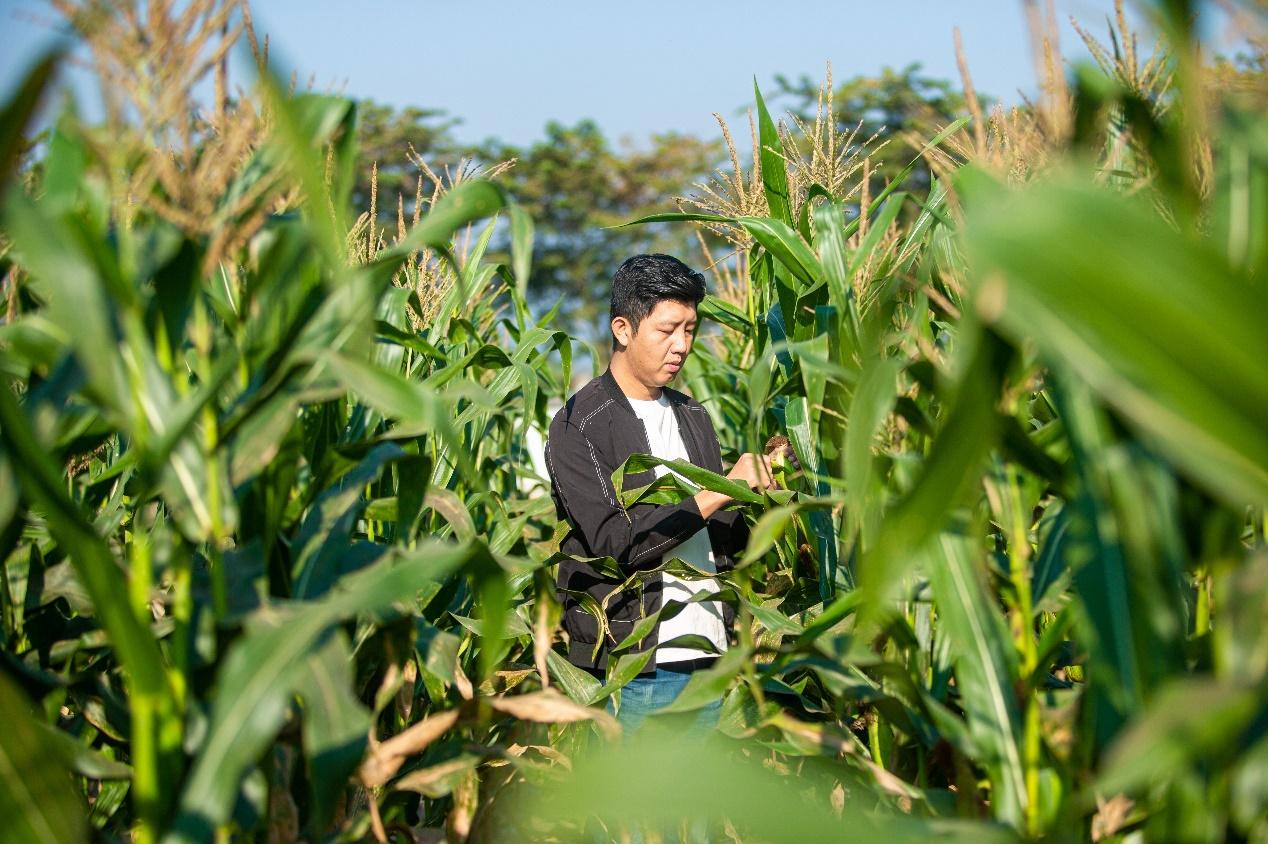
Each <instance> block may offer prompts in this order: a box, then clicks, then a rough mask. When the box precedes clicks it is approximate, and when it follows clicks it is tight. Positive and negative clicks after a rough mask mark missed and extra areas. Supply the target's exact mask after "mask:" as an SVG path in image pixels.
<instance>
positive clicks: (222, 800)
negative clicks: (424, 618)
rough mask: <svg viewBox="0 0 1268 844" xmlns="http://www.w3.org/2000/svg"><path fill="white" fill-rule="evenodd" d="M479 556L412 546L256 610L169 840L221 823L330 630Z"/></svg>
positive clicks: (227, 671)
mask: <svg viewBox="0 0 1268 844" xmlns="http://www.w3.org/2000/svg"><path fill="white" fill-rule="evenodd" d="M483 554H484V552H483V551H482V550H481V549H479V548H478V547H474V546H459V545H448V544H443V543H426V544H424V543H420V544H419V546H418V547H417V548H415V549H413V550H405V549H401V548H397V549H393V551H392V552H391V553H389V554H388V555H386V556H385V557H384V558H383V559H381V560H380V561H378V562H377V563H375V564H374V565H372V566H370V567H368V568H366V569H362V570H361V571H358V572H356V573H354V574H351V575H347V576H345V577H344V578H342V579H341V580H340V581H339V583H338V585H336V586H335V587H334V588H333V589H331V590H330V592H328V593H327V594H326V595H324V596H323V597H322V599H321V600H320V601H311V602H305V603H297V604H295V605H293V606H292V607H290V608H289V609H288V610H286V611H283V610H280V609H277V608H269V609H266V610H262V611H261V612H260V613H257V614H256V615H255V616H254V617H252V618H251V619H250V620H249V621H248V624H247V634H246V635H245V636H244V637H243V638H242V639H240V640H239V641H238V642H236V643H235V644H234V645H233V647H232V648H230V650H229V653H228V655H227V656H226V657H225V659H224V662H223V663H222V665H221V667H220V670H219V672H218V673H217V680H216V686H217V693H216V702H215V705H214V707H213V709H212V712H211V724H210V726H209V727H208V731H207V736H206V738H205V740H204V741H203V743H202V745H201V747H200V748H199V752H198V757H197V758H196V759H195V761H194V765H193V768H192V769H191V771H190V774H189V778H188V780H187V781H186V784H185V789H184V792H183V793H182V795H181V802H180V815H179V816H178V818H177V821H176V825H175V828H174V830H173V832H172V836H171V837H172V840H174V841H178V842H185V841H199V840H203V839H205V838H206V837H207V836H208V835H209V834H210V832H211V830H214V829H215V827H216V826H218V825H219V824H222V823H224V822H225V820H226V819H227V818H228V817H229V813H230V811H231V810H232V808H233V804H234V801H235V799H236V797H237V794H238V789H239V787H240V784H241V781H242V778H243V777H244V776H245V775H246V773H247V772H248V770H250V768H251V767H252V766H253V765H254V764H255V763H256V762H257V761H258V759H259V758H260V756H261V755H262V754H263V753H264V751H265V749H266V748H267V747H268V745H269V744H270V743H271V742H272V740H273V738H274V736H275V735H276V734H277V731H278V729H280V728H281V726H282V723H283V721H284V720H285V718H286V713H287V711H288V709H289V708H290V703H291V698H292V697H293V696H294V695H295V694H296V692H297V690H298V689H299V686H300V683H301V682H303V681H304V680H305V678H306V677H307V676H308V672H309V666H308V659H309V657H310V656H312V655H313V654H314V653H317V652H318V650H319V648H320V647H321V645H322V644H323V642H324V640H325V636H326V635H327V634H328V632H329V630H330V628H331V626H332V625H334V624H335V623H337V622H338V621H340V620H342V619H346V618H349V617H352V616H356V615H358V614H360V613H381V612H384V611H387V610H389V609H390V608H391V607H392V605H393V604H395V603H397V602H399V601H407V602H408V601H411V600H412V599H413V597H414V596H415V595H416V594H417V592H418V591H419V590H420V589H421V588H423V587H424V586H426V585H427V584H430V583H436V582H440V581H444V580H445V579H447V578H449V577H450V576H452V575H453V574H454V573H455V572H457V571H458V570H459V569H461V568H462V567H463V566H466V565H467V564H469V563H470V561H471V560H473V559H475V558H476V556H477V555H483Z"/></svg>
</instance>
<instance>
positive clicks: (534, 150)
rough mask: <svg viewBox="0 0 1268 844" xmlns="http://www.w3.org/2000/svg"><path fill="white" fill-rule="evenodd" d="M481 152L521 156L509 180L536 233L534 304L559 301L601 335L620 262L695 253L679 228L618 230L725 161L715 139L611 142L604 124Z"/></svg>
mask: <svg viewBox="0 0 1268 844" xmlns="http://www.w3.org/2000/svg"><path fill="white" fill-rule="evenodd" d="M481 157H482V158H484V159H486V160H490V161H497V160H505V159H508V158H512V157H514V158H517V159H518V163H517V164H516V166H515V167H514V168H512V169H511V171H510V172H509V173H507V174H506V176H505V177H504V181H505V183H506V185H507V187H508V188H509V190H510V191H511V194H512V196H514V198H515V199H516V201H517V202H519V203H521V204H522V205H524V206H525V207H526V208H527V209H528V211H529V213H531V214H532V217H533V220H534V222H535V224H536V231H537V239H536V243H535V247H534V258H533V275H532V277H531V280H530V292H531V294H532V298H533V301H534V304H535V305H537V306H538V307H543V308H545V307H550V306H552V305H553V304H554V303H555V301H556V300H558V299H559V298H560V297H562V306H561V315H562V316H563V317H564V319H565V321H566V322H567V323H568V324H569V325H570V327H571V328H573V329H574V330H575V331H576V332H577V333H578V334H580V335H581V336H586V337H600V338H602V337H604V336H606V331H605V330H604V329H603V328H602V322H603V320H602V316H603V314H605V313H606V311H607V297H608V283H609V280H610V279H611V277H612V273H613V272H614V271H615V270H616V268H617V266H619V265H620V263H621V261H623V260H624V259H625V258H627V257H629V256H630V255H632V254H636V253H638V252H655V251H663V252H670V253H675V254H679V255H682V256H684V257H685V258H686V259H687V260H688V262H689V263H690V262H691V259H690V257H688V256H691V255H694V254H695V252H696V247H695V244H694V241H693V240H691V234H690V232H689V231H688V230H686V229H685V227H682V226H656V225H650V226H633V227H630V228H613V227H614V226H618V225H620V224H621V223H625V222H629V221H630V220H633V219H636V218H638V217H642V216H646V215H648V214H654V213H658V212H662V211H668V210H673V209H672V207H671V205H670V203H671V201H672V197H674V196H676V195H679V194H683V193H685V192H687V190H689V189H690V187H691V185H692V183H693V182H696V181H699V180H700V179H703V178H704V177H705V176H707V175H708V173H709V172H711V171H712V170H713V169H714V168H715V167H716V166H717V165H718V164H719V163H720V162H721V160H722V146H721V144H720V143H718V142H714V141H703V140H700V139H698V138H694V137H692V136H690V135H684V134H680V133H673V132H671V133H665V134H659V135H653V136H652V137H651V139H650V144H649V145H648V146H647V147H641V148H640V147H635V146H634V145H633V144H630V143H623V144H621V145H620V146H619V147H616V148H614V147H613V145H612V144H611V143H610V142H609V140H608V139H607V138H606V137H605V136H604V135H603V132H602V131H601V130H600V129H599V127H598V125H597V124H595V123H594V122H593V121H591V120H583V121H580V122H579V123H577V124H576V125H574V126H565V125H563V124H561V123H557V122H553V121H552V122H550V123H548V124H547V125H546V136H545V138H543V139H542V140H541V141H538V142H536V143H534V144H532V145H530V146H528V147H526V148H516V147H513V146H509V145H502V144H496V143H495V144H490V145H487V146H486V148H485V149H484V151H483V152H482V154H481Z"/></svg>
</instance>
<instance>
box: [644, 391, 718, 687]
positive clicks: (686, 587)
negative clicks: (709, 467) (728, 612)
mask: <svg viewBox="0 0 1268 844" xmlns="http://www.w3.org/2000/svg"><path fill="white" fill-rule="evenodd" d="M630 404H631V405H632V406H633V407H634V413H636V414H637V415H638V418H639V419H642V420H643V424H644V425H645V426H646V427H647V440H648V442H649V443H650V445H651V447H652V456H654V457H660V458H663V459H665V460H675V459H682V460H686V461H688V462H690V459H691V458H689V457H688V456H687V448H686V446H684V445H683V442H682V435H681V434H680V433H679V431H678V419H677V417H676V416H674V411H673V407H672V406H671V405H670V404H669V398H668V397H667V396H666V395H665V394H664V392H662V393H661V394H660V398H658V399H654V400H649V399H630ZM668 472H669V470H668V469H666V468H665V467H664V466H657V467H656V477H658V478H659V477H661V476H663V475H665V474H666V473H668ZM678 477H679V478H681V479H682V480H684V481H686V478H682V476H681V475H679V476H678ZM688 483H690V482H689V481H688ZM667 556H668V557H669V558H670V559H673V558H678V559H680V560H682V561H683V562H686V563H689V564H691V565H692V566H694V567H696V568H698V569H700V570H701V571H705V572H709V573H714V572H716V571H717V570H718V568H717V565H716V564H715V563H714V560H713V544H712V543H711V542H710V541H709V531H708V529H707V528H702V529H701V530H699V531H697V532H696V533H695V534H694V535H692V536H691V538H690V539H688V540H686V541H685V542H683V543H682V544H680V545H678V546H676V547H675V548H674V549H673V550H671V551H670V552H669V554H668V555H667ZM661 559H662V561H663V560H664V559H665V558H664V557H662V558H661ZM661 578H663V584H664V586H663V589H664V592H663V603H668V602H669V601H671V600H678V601H685V600H687V599H688V598H690V597H691V596H692V595H693V594H696V593H699V592H702V591H709V592H717V591H719V589H720V587H719V586H718V582H717V581H716V580H683V579H682V578H679V577H675V576H674V575H672V574H669V573H668V572H661ZM687 633H696V634H699V635H701V636H704V637H705V638H706V639H708V640H709V641H711V642H713V643H714V645H716V646H717V648H718V650H719V651H725V650H726V649H727V641H726V625H725V624H724V623H723V621H722V604H721V603H720V602H717V601H706V602H703V603H698V604H687V605H686V606H685V607H683V609H682V610H681V611H680V612H679V613H678V615H676V616H674V617H673V618H671V619H668V620H662V621H661V623H660V636H659V637H658V638H659V641H661V642H668V641H669V640H670V639H673V638H675V637H677V636H682V635H684V634H687ZM703 656H711V654H710V653H708V652H707V651H702V650H700V649H698V648H676V647H670V648H660V649H659V650H657V651H656V662H657V663H658V664H663V663H667V662H682V661H684V660H689V659H697V658H699V657H703Z"/></svg>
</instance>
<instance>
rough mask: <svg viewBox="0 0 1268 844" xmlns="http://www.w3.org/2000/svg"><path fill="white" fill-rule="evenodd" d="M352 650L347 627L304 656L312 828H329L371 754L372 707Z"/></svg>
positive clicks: (301, 684) (300, 684) (300, 688)
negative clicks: (363, 695)
mask: <svg viewBox="0 0 1268 844" xmlns="http://www.w3.org/2000/svg"><path fill="white" fill-rule="evenodd" d="M355 689H356V677H355V676H354V672H353V663H352V650H351V648H350V647H349V646H348V639H347V636H345V635H344V634H343V632H342V631H336V632H335V633H334V635H332V636H329V637H327V639H326V642H325V644H324V645H322V646H321V647H320V648H318V649H317V650H316V651H315V652H313V653H312V654H310V655H309V656H308V658H307V659H306V660H304V668H303V670H302V671H300V672H299V676H298V678H297V682H296V685H295V691H296V694H298V695H299V700H300V704H301V705H302V707H303V738H304V755H305V757H306V758H307V759H308V776H309V783H310V788H311V789H312V800H313V802H312V804H311V805H312V807H313V813H314V817H313V819H312V821H311V823H310V826H311V828H312V829H325V828H326V826H327V825H328V824H329V822H330V819H331V817H332V816H333V813H334V811H335V808H336V806H337V803H338V800H339V799H341V797H342V795H343V791H344V789H345V788H347V786H348V779H349V778H350V777H351V776H352V774H353V773H354V772H355V771H356V769H357V766H358V765H359V764H360V762H361V757H362V756H363V755H364V754H365V747H366V742H367V733H368V730H369V727H370V712H369V710H367V709H366V708H365V707H364V706H362V705H361V701H359V700H358V699H357V696H356V694H355Z"/></svg>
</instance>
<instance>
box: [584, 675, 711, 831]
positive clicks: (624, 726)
mask: <svg viewBox="0 0 1268 844" xmlns="http://www.w3.org/2000/svg"><path fill="white" fill-rule="evenodd" d="M690 679H691V675H690V674H688V673H684V672H681V671H666V670H665V669H663V668H657V669H656V673H655V674H653V675H651V676H647V677H635V678H634V679H633V680H631V681H630V682H629V683H627V684H626V685H625V686H624V687H623V688H622V689H621V710H620V712H619V713H617V714H616V720H617V721H618V722H619V723H620V725H621V731H622V733H623V738H624V740H626V741H628V740H630V738H631V737H632V736H633V735H634V734H635V733H636V732H637V731H638V730H639V729H641V728H642V727H643V722H644V721H646V720H647V716H648V715H651V714H653V713H655V712H657V711H659V710H661V709H663V708H664V707H666V706H668V705H669V704H671V703H673V701H674V699H675V698H677V697H678V694H679V693H680V692H681V691H682V690H683V687H684V686H686V685H687V681H688V680H690ZM607 710H608V712H609V713H611V712H612V711H613V702H612V698H610V697H609V698H608V701H607ZM721 712H722V701H721V700H715V701H712V702H711V703H708V704H705V705H704V706H702V707H701V708H699V709H697V710H694V711H692V712H681V713H674V714H673V715H666V716H662V718H663V719H666V720H669V721H671V722H672V724H673V729H674V730H675V732H677V733H678V734H679V735H684V736H692V737H695V738H699V739H703V738H705V737H706V736H707V735H708V734H709V733H710V732H712V731H713V729H714V728H715V727H716V726H717V725H718V716H719V715H720V714H721ZM657 720H660V719H657ZM666 726H669V724H668V723H667V724H666ZM657 831H658V833H659V834H660V837H661V840H662V841H664V842H667V844H670V843H671V842H677V841H686V842H690V844H709V842H711V841H713V840H714V839H713V838H712V837H711V835H710V831H709V823H708V821H706V820H705V819H704V818H691V819H690V820H689V821H688V822H687V826H686V829H684V830H680V829H678V828H677V825H672V826H667V827H664V828H661V829H658V830H657ZM627 832H628V834H629V836H630V844H645V842H646V841H647V839H646V838H645V837H644V835H643V830H642V829H640V828H637V827H636V828H634V829H629V830H627ZM684 834H685V837H681V836H682V835H684Z"/></svg>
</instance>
